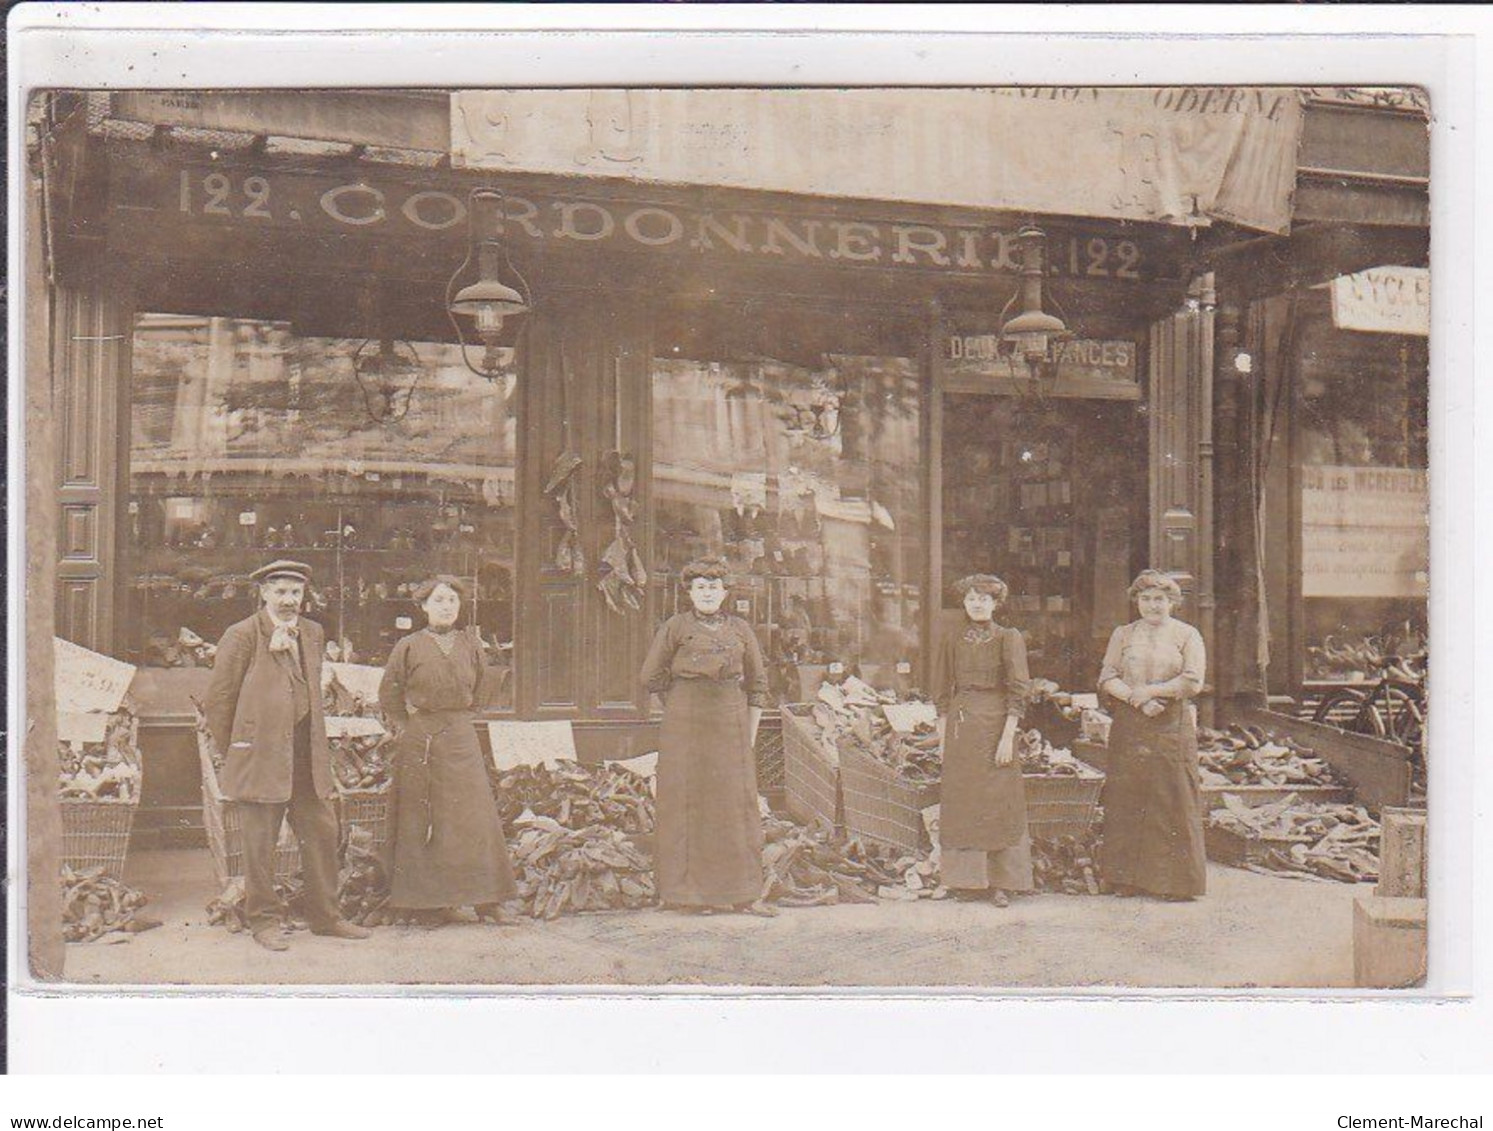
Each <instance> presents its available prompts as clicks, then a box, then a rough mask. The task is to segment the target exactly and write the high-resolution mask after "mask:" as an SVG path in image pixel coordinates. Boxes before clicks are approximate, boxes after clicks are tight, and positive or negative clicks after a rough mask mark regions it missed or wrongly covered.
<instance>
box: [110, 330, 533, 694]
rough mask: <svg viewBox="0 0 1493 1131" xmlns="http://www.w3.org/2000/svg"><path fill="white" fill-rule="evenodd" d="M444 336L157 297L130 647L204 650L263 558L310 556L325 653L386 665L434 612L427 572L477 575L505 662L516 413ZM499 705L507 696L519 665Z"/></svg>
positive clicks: (132, 492) (133, 415) (508, 657)
mask: <svg viewBox="0 0 1493 1131" xmlns="http://www.w3.org/2000/svg"><path fill="white" fill-rule="evenodd" d="M508 360H509V363H510V365H509V368H510V371H509V372H508V373H506V374H505V375H504V376H503V377H502V378H501V379H500V380H499V381H497V382H490V381H487V380H485V379H483V378H480V377H478V376H476V375H475V374H473V373H472V372H471V371H470V370H468V369H467V368H466V367H465V366H464V365H463V364H462V361H461V358H460V355H459V352H458V350H457V348H456V347H455V346H452V345H449V344H446V343H442V342H404V341H398V342H395V341H382V342H380V341H367V340H360V339H336V338H323V337H310V336H300V335H298V334H296V333H295V332H294V331H293V329H292V328H291V327H290V326H289V325H287V324H284V323H275V322H256V321H247V320H242V319H233V318H203V317H187V316H174V315H169V314H146V315H142V316H140V317H139V318H138V319H137V322H136V327H135V334H134V342H133V363H132V364H133V380H132V389H131V412H130V421H131V423H130V465H129V495H128V506H127V537H126V547H127V556H126V558H125V563H124V568H125V570H126V571H127V575H128V578H129V582H128V585H129V594H128V598H129V609H128V614H127V615H126V616H125V617H124V618H123V619H122V625H123V628H122V632H121V635H122V637H123V639H122V640H121V641H120V648H121V651H122V653H123V654H124V655H125V656H126V657H127V658H129V659H130V660H132V661H134V662H136V663H139V664H142V665H146V666H172V667H175V666H193V665H198V664H200V663H201V662H202V660H203V652H202V649H201V647H200V643H199V642H206V643H208V644H211V643H213V642H215V641H216V640H217V639H218V637H219V636H220V635H221V634H222V632H223V630H224V629H225V628H226V627H227V626H228V625H229V624H231V623H232V622H233V621H235V620H237V619H239V618H241V617H243V616H245V615H247V614H248V613H249V612H250V611H252V609H253V608H254V607H255V595H254V591H253V586H252V585H250V584H249V582H248V581H247V574H248V573H249V571H250V570H252V569H254V568H255V567H256V566H258V565H260V564H262V563H263V562H265V561H267V560H269V559H271V558H275V557H286V558H294V559H297V560H301V561H305V562H307V563H308V564H309V565H311V566H312V568H313V569H314V570H315V584H314V586H313V589H312V596H311V608H310V609H309V610H308V614H309V615H311V616H313V617H314V618H315V619H317V620H319V621H321V622H322V623H323V625H324V626H325V627H326V630H327V640H328V649H329V652H330V653H331V655H330V657H329V658H332V659H342V660H350V661H355V662H360V663H369V664H382V663H383V662H384V660H385V659H386V658H387V656H388V653H389V650H390V648H391V647H392V646H393V644H394V642H395V641H396V640H397V639H398V638H399V637H400V636H402V635H403V634H404V633H406V632H407V631H409V630H410V629H411V628H412V627H416V626H417V625H418V624H419V623H421V614H420V612H419V610H418V609H417V608H416V607H415V606H414V604H413V603H412V601H411V599H410V592H411V590H412V588H413V586H414V585H415V584H416V583H417V582H418V581H419V580H420V579H421V578H423V577H425V576H428V575H429V574H431V573H434V572H442V573H451V574H455V575H457V576H459V577H462V578H464V579H466V580H467V581H468V582H469V584H470V585H471V587H472V592H473V600H472V601H471V602H470V603H469V607H468V609H467V610H466V616H467V618H468V620H469V623H471V624H473V625H475V626H477V627H478V629H479V630H480V631H481V633H482V636H483V638H484V640H485V641H486V642H487V643H488V645H489V647H490V651H491V655H492V657H493V659H494V661H495V662H496V663H497V664H498V665H499V666H505V665H506V666H507V667H508V668H509V669H510V670H511V662H512V649H513V642H514V632H513V612H514V610H513V570H514V550H515V545H514V541H515V521H514V518H515V496H514V491H515V476H514V472H515V467H516V462H517V459H516V457H517V431H516V422H515V420H514V419H513V415H512V412H511V410H510V408H509V394H510V393H511V392H512V387H513V382H514V377H513V374H512V372H511V358H509V359H508ZM500 699H501V701H499V702H496V703H494V704H491V706H493V707H496V708H502V707H504V706H505V705H511V703H512V681H511V679H510V680H508V681H506V688H505V690H504V691H503V692H502V693H501V695H500Z"/></svg>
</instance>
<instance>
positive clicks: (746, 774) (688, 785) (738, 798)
mask: <svg viewBox="0 0 1493 1131" xmlns="http://www.w3.org/2000/svg"><path fill="white" fill-rule="evenodd" d="M657 783H658V798H657V801H658V805H657V828H656V830H655V844H656V848H655V868H656V885H657V888H658V898H659V902H661V903H666V904H674V905H679V906H691V907H729V906H733V905H736V904H741V903H749V902H751V901H752V900H755V899H757V898H758V897H760V896H761V894H762V880H763V875H762V815H761V812H760V811H759V809H758V806H757V763H756V758H755V755H754V754H753V751H752V744H751V735H750V723H749V721H748V716H747V701H746V695H745V693H744V692H743V691H742V689H741V686H740V684H737V683H728V682H725V681H720V682H715V681H710V680H679V681H677V682H676V683H675V684H674V685H673V687H671V688H670V689H669V693H668V698H667V701H666V702H665V705H664V721H663V730H662V733H661V734H660V736H659V752H658V779H657Z"/></svg>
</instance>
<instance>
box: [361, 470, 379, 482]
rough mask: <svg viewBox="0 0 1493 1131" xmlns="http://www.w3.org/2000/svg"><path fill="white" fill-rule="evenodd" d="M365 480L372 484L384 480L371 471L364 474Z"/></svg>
mask: <svg viewBox="0 0 1493 1131" xmlns="http://www.w3.org/2000/svg"><path fill="white" fill-rule="evenodd" d="M363 478H364V479H366V480H368V482H370V483H378V482H380V481H381V480H382V479H383V476H382V475H380V474H379V473H378V472H376V471H369V472H365V473H364V475H363Z"/></svg>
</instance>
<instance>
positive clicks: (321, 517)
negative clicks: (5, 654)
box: [12, 74, 1455, 996]
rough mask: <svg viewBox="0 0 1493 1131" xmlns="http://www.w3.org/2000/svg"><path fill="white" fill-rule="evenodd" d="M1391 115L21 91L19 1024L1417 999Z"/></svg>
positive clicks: (1118, 92) (998, 104)
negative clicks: (537, 1007)
mask: <svg viewBox="0 0 1493 1131" xmlns="http://www.w3.org/2000/svg"><path fill="white" fill-rule="evenodd" d="M1225 77H1226V76H1223V75H1220V79H1223V78H1225ZM1395 78H1396V76H1395V75H1394V74H1386V75H1385V82H1384V84H1383V85H1355V86H1289V85H1272V86H1254V85H1240V86H1229V85H1195V84H1189V85H1146V86H1119V85H1099V86H1026V85H1023V86H979V87H977V86H940V87H891V86H863V87H842V88H830V87H788V86H777V87H770V86H755V87H754V86H710V87H707V86H690V87H669V86H643V85H625V86H609V87H603V86H600V85H597V86H591V87H578V86H576V87H549V88H539V87H531V88H515V87H507V88H501V89H499V88H490V89H479V88H475V87H463V88H460V89H440V88H436V87H419V88H416V87H408V88H398V89H396V88H387V87H385V88H366V89H349V88H345V87H340V88H339V87H325V88H307V89H283V88H278V89H271V88H265V89H244V88H241V87H240V88H235V89H227V88H223V89H208V88H202V89H172V90H167V89H92V88H78V89H47V90H44V91H38V92H34V93H32V94H31V96H30V97H29V99H28V100H27V101H26V104H25V106H24V119H25V122H24V129H25V139H24V140H25V165H24V168H20V169H17V170H16V171H15V172H14V173H13V177H15V178H17V179H19V180H21V181H22V182H23V188H22V191H21V196H20V198H19V199H20V208H19V220H20V223H21V224H22V225H23V231H22V237H23V238H22V239H21V241H20V249H21V255H22V257H23V263H24V269H25V276H24V285H25V306H24V312H23V322H22V323H21V325H22V329H21V334H22V336H23V338H24V343H25V349H26V358H27V363H26V367H25V371H24V373H21V374H17V375H15V376H14V377H13V386H12V387H13V390H14V394H13V395H14V398H15V399H16V400H17V401H18V402H24V412H25V416H24V444H25V464H24V468H22V469H14V468H13V474H22V475H24V493H25V503H26V512H27V513H26V528H25V535H24V555H25V559H24V566H25V570H26V574H25V583H26V593H27V596H26V604H25V609H24V639H23V641H22V642H21V646H23V648H24V654H25V665H26V684H25V688H24V691H25V709H26V713H27V721H26V726H25V730H24V789H25V795H24V799H23V804H24V808H25V828H24V845H23V853H24V855H23V857H22V860H23V879H24V881H25V883H26V884H27V900H26V904H25V909H24V915H25V921H24V923H23V924H22V929H23V931H24V932H25V939H26V944H27V946H28V956H27V959H26V963H27V964H28V965H29V971H30V974H31V976H32V977H33V978H34V979H35V980H36V982H37V983H40V984H42V985H45V986H51V987H55V988H59V989H67V988H69V987H78V988H81V987H106V988H107V987H116V988H120V987H149V988H166V987H186V988H203V987H224V988H227V989H229V990H250V989H253V988H261V987H281V988H284V987H310V986H320V987H326V986H332V987H336V986H344V987H351V986H372V987H385V986H403V987H411V986H413V987H471V988H475V989H476V990H478V991H489V992H492V991H502V990H510V991H512V990H535V989H540V988H546V987H548V988H581V989H603V988H629V989H638V990H641V989H668V990H692V991H697V990H702V989H711V988H715V989H728V990H736V991H744V992H754V991H770V990H771V991H799V992H803V991H820V990H825V989H828V988H851V989H853V988H875V989H877V990H880V991H888V990H897V991H908V992H914V991H920V990H938V991H945V992H955V991H965V992H978V993H982V994H990V993H998V992H1029V991H1033V990H1044V991H1082V990H1087V991H1098V990H1104V991H1151V990H1194V991H1280V990H1312V991H1333V992H1341V991H1355V992H1356V991H1361V990H1378V991H1400V992H1401V993H1403V994H1404V995H1406V996H1414V995H1416V994H1420V993H1423V992H1424V986H1425V985H1426V982H1427V978H1428V957H1427V956H1428V922H1429V917H1428V885H1427V859H1428V855H1427V853H1428V849H1427V845H1428V821H1427V813H1428V806H1429V807H1431V808H1433V806H1430V801H1431V798H1430V797H1429V796H1428V795H1429V794H1430V793H1431V791H1430V790H1429V789H1428V782H1429V781H1430V780H1431V779H1432V778H1433V777H1434V775H1433V774H1432V772H1431V769H1430V767H1431V763H1432V761H1433V760H1434V759H1435V758H1436V757H1439V756H1442V755H1444V754H1446V753H1448V752H1447V751H1445V750H1444V749H1442V748H1440V747H1438V746H1437V745H1436V744H1435V743H1432V742H1431V741H1430V738H1429V734H1428V725H1427V722H1428V717H1429V704H1430V701H1431V696H1432V695H1434V694H1435V687H1436V682H1435V680H1434V678H1433V676H1432V675H1431V663H1430V653H1431V640H1430V635H1431V634H1430V621H1429V616H1428V592H1429V576H1430V568H1431V566H1430V556H1431V555H1430V545H1431V525H1430V494H1429V491H1428V475H1429V474H1430V473H1431V470H1432V469H1431V467H1430V464H1431V455H1430V453H1431V451H1432V450H1433V448H1432V445H1431V444H1430V442H1429V435H1430V432H1431V431H1432V427H1431V420H1432V417H1431V413H1430V409H1429V405H1430V397H1429V390H1430V358H1431V348H1432V347H1431V343H1430V335H1431V314H1430V310H1431V295H1430V289H1431V288H1430V280H1431V274H1430V266H1431V264H1430V244H1431V209H1430V168H1431V160H1430V129H1431V122H1432V115H1433V111H1434V110H1435V107H1433V106H1432V104H1431V96H1430V95H1429V94H1428V93H1427V91H1426V90H1425V89H1423V88H1421V87H1417V86H1405V85H1394V83H1393V80H1394V79H1395ZM19 742H20V739H19V737H18V738H17V743H18V744H19ZM1452 753H1455V752H1454V751H1453V752H1452ZM17 757H18V758H19V757H20V751H19V749H18V751H17ZM19 776H20V775H18V774H17V775H13V777H19ZM1430 953H1434V951H1430ZM1431 973H1434V972H1431Z"/></svg>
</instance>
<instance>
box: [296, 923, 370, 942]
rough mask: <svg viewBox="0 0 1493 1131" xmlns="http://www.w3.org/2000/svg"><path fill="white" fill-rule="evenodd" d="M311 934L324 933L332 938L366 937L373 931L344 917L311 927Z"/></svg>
mask: <svg viewBox="0 0 1493 1131" xmlns="http://www.w3.org/2000/svg"><path fill="white" fill-rule="evenodd" d="M311 933H312V934H313V935H325V936H327V937H328V938H333V939H368V938H372V937H373V932H372V931H370V930H369V929H368V928H367V927H360V926H358V925H357V924H356V923H349V922H348V921H347V920H346V919H337V920H335V921H334V922H331V923H328V924H327V925H326V926H324V927H312V928H311Z"/></svg>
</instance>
